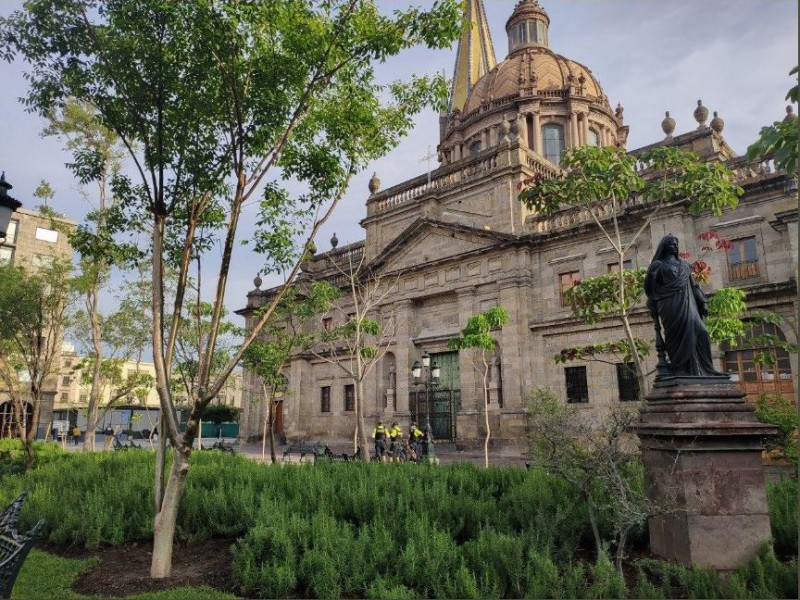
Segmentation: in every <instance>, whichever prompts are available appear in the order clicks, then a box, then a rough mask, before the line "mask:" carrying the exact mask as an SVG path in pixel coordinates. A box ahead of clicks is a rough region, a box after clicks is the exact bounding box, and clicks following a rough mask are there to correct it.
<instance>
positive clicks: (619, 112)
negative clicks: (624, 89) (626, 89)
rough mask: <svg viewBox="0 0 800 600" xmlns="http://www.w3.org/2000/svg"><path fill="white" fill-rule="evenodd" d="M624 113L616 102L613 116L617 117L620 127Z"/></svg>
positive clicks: (620, 105)
mask: <svg viewBox="0 0 800 600" xmlns="http://www.w3.org/2000/svg"><path fill="white" fill-rule="evenodd" d="M624 112H625V109H624V108H622V104H621V103H619V102H617V108H616V110H614V116H615V117H617V120H618V121H619V124H620V125H622V120H623V117H622V114H623V113H624Z"/></svg>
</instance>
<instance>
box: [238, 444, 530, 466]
mask: <svg viewBox="0 0 800 600" xmlns="http://www.w3.org/2000/svg"><path fill="white" fill-rule="evenodd" d="M310 443H312V444H313V443H314V442H310ZM321 443H322V444H323V445H324V444H327V445H328V447H329V448H330V449H331V451H332V452H333V453H334V454H351V455H352V454H353V444H352V443H348V442H324V441H322V442H321ZM288 446H289V444H279V443H277V440H276V443H275V455H276V456H277V458H278V461H280V460H281V459H282V458H283V452H284V451H285V450H286V448H287V447H288ZM370 450H371V449H370ZM240 453H241V454H242V455H244V456H247V457H248V458H252V459H254V460H259V461H260V460H261V442H247V443H243V444H242V445H241V446H240ZM266 455H267V460H269V442H267V447H266ZM436 458H438V459H439V462H440V463H441V464H451V463H458V462H472V463H475V464H479V465H482V464H483V450H482V449H477V450H475V449H470V450H458V449H457V448H456V445H455V444H454V443H452V442H441V443H437V444H436ZM525 460H526V458H525V455H524V453H523V452H522V451H521V450H520V449H518V448H500V449H492V448H490V449H489V464H490V465H504V466H506V465H515V466H519V467H524V466H525Z"/></svg>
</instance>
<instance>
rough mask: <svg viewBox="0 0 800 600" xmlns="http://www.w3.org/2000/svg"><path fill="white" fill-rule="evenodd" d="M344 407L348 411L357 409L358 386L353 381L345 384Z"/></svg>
mask: <svg viewBox="0 0 800 600" xmlns="http://www.w3.org/2000/svg"><path fill="white" fill-rule="evenodd" d="M344 409H345V410H348V411H353V410H355V409H356V386H354V385H353V384H352V383H351V384H349V385H346V386H344Z"/></svg>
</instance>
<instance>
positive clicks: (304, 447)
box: [283, 442, 330, 462]
mask: <svg viewBox="0 0 800 600" xmlns="http://www.w3.org/2000/svg"><path fill="white" fill-rule="evenodd" d="M326 449H327V450H328V452H330V448H328V446H327V445H325V444H321V443H319V442H316V443H314V444H311V443H308V442H295V443H293V444H289V445H288V446H287V447H286V450H284V451H283V462H286V461H287V460H290V458H291V455H292V454H299V455H300V462H303V459H304V458H305V457H306V456H313V457H314V460H317V459H320V458H324V457H325V450H326Z"/></svg>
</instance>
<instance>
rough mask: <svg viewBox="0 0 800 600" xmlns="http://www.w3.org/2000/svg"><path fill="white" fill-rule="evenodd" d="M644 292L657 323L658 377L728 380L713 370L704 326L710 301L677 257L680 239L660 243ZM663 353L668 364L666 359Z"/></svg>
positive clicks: (708, 339) (673, 237)
mask: <svg viewBox="0 0 800 600" xmlns="http://www.w3.org/2000/svg"><path fill="white" fill-rule="evenodd" d="M644 291H645V294H647V307H648V308H649V309H650V314H651V315H652V316H653V321H654V322H655V329H656V350H657V351H658V354H659V367H658V371H659V374H658V376H659V377H663V376H668V375H672V376H690V377H725V378H727V375H725V374H724V373H719V372H718V371H716V370H715V369H714V364H713V360H712V358H711V338H710V337H709V335H708V330H707V329H706V326H705V323H703V317H705V316H706V315H707V314H708V302H707V301H706V297H705V294H703V291H702V290H701V289H700V287H699V286H698V285H697V283H695V281H694V280H693V279H692V268H691V266H690V265H689V263H688V262H686V261H685V260H683V259H681V258H680V257H679V256H678V238H676V237H675V236H674V235H672V234H668V235H665V236H664V237H663V239H662V240H661V242H660V243H659V244H658V249H657V250H656V253H655V256H653V261H652V262H651V263H650V267H649V268H648V269H647V277H645V280H644ZM662 327H663V329H664V335H663V338H662V336H661V328H662ZM664 351H666V354H667V356H668V357H669V364H667V363H666V361H665V360H664ZM657 379H658V377H657Z"/></svg>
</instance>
